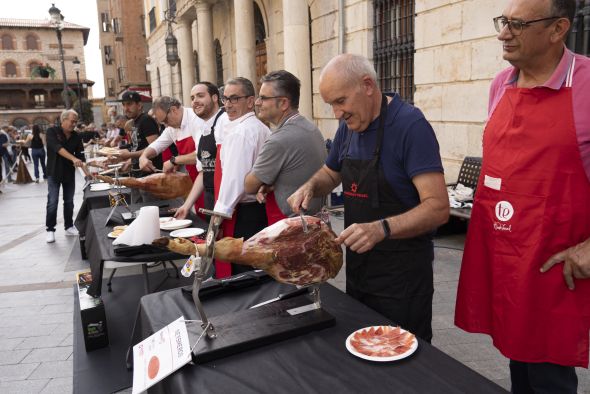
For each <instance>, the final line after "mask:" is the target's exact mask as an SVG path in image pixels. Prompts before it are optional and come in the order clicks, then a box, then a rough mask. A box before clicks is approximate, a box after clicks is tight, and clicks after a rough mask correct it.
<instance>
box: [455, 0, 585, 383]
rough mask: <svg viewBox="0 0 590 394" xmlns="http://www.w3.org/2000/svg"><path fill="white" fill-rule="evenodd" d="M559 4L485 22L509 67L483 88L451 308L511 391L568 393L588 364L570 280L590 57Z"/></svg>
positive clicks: (576, 248) (576, 247)
mask: <svg viewBox="0 0 590 394" xmlns="http://www.w3.org/2000/svg"><path fill="white" fill-rule="evenodd" d="M557 3H558V2H552V1H551V0H546V1H537V0H512V1H511V2H510V3H509V5H508V6H507V8H506V9H505V10H504V12H503V13H502V16H500V17H498V18H495V19H494V23H495V25H496V29H497V30H498V32H499V35H498V39H499V40H501V41H502V43H503V56H504V59H505V60H507V61H509V62H510V63H511V64H512V66H513V67H510V68H509V69H507V70H505V71H503V72H502V73H500V74H499V75H498V76H497V77H496V78H495V79H494V82H493V83H492V88H491V97H490V116H489V120H488V122H487V125H486V128H485V131H484V137H483V165H482V169H481V176H480V179H479V184H478V188H477V194H476V197H475V202H474V207H473V211H472V216H471V222H470V224H469V231H468V234H467V240H466V245H465V252H464V255H463V262H462V267H461V276H460V279H459V289H458V294H457V306H456V311H455V323H456V324H457V326H459V327H460V328H463V329H464V330H466V331H469V332H477V333H485V334H489V335H490V336H491V337H492V339H493V341H494V346H496V347H497V348H498V349H499V350H500V352H501V353H502V354H503V355H505V356H506V357H508V358H509V359H510V372H511V380H512V391H513V392H515V393H529V392H531V393H532V392H537V393H541V392H543V393H576V391H577V377H576V373H575V370H574V367H575V366H579V367H587V366H588V331H589V327H590V281H588V280H587V279H586V280H576V281H575V288H574V282H573V279H572V277H571V276H572V270H575V271H574V273H575V276H576V277H577V278H584V277H588V271H587V270H586V271H585V274H584V264H585V267H586V269H587V267H588V265H589V260H590V247H589V246H588V244H589V243H590V242H589V241H588V239H589V238H590V203H589V201H590V181H589V178H590V149H589V146H588V143H589V141H590V115H589V113H588V103H589V102H590V101H589V100H588V99H590V94H589V92H590V60H588V58H586V57H583V56H577V55H574V54H573V53H571V52H570V51H569V50H567V49H566V48H565V45H564V43H563V40H564V39H565V37H566V34H567V32H568V29H569V27H570V25H571V23H570V22H571V19H572V17H573V14H574V9H575V1H573V0H572V1H570V2H559V4H557ZM556 4H557V5H556ZM584 242H585V243H584ZM555 254H558V255H557V256H555V257H553V258H552V256H554V255H555ZM564 259H565V260H566V263H565V266H564V267H563V271H562V270H560V269H558V268H557V267H556V268H553V269H549V268H550V267H551V266H552V265H553V264H555V263H556V262H558V261H563V260H564ZM546 262H547V264H545V266H544V263H546ZM564 276H565V280H564ZM568 287H569V288H568Z"/></svg>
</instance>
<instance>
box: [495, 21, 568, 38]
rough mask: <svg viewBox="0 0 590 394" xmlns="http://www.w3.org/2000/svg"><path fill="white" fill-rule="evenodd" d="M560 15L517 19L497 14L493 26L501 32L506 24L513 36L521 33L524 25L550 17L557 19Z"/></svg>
mask: <svg viewBox="0 0 590 394" xmlns="http://www.w3.org/2000/svg"><path fill="white" fill-rule="evenodd" d="M559 18H561V16H550V17H548V18H541V19H535V20H532V21H521V20H518V19H508V18H506V17H505V16H497V17H495V18H494V27H495V28H496V31H497V32H498V33H501V32H502V30H504V28H505V27H506V26H508V30H510V34H512V35H513V36H519V35H521V34H522V31H523V30H524V28H525V27H527V26H529V25H532V24H533V23H537V22H541V21H549V20H552V19H559Z"/></svg>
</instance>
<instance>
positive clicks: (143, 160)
mask: <svg viewBox="0 0 590 394" xmlns="http://www.w3.org/2000/svg"><path fill="white" fill-rule="evenodd" d="M139 168H141V169H142V171H146V172H148V171H149V172H156V167H155V166H154V163H152V161H151V160H150V159H148V158H147V157H145V156H144V155H141V156H140V158H139Z"/></svg>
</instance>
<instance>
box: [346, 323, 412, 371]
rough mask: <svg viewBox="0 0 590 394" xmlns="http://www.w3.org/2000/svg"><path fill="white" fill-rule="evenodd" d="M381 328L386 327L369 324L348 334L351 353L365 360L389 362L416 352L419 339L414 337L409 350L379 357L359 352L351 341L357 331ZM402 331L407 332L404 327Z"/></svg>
mask: <svg viewBox="0 0 590 394" xmlns="http://www.w3.org/2000/svg"><path fill="white" fill-rule="evenodd" d="M372 327H373V328H379V327H384V326H369V327H365V328H361V329H359V330H356V331H355V332H353V333H352V334H350V335H349V336H348V338H346V350H348V351H349V352H350V353H352V354H353V355H355V356H357V357H360V358H362V359H365V360H369V361H379V362H387V361H397V360H401V359H404V358H406V357H408V356H410V355H411V354H412V353H414V352H415V351H416V349H418V339H417V338H414V343H413V344H412V346H411V347H410V349H408V351H407V352H405V353H402V354H398V355H395V356H390V357H377V356H367V355H366V354H363V353H359V352H358V351H357V350H356V349H355V348H354V347H353V346H352V344H351V343H350V340H351V339H352V336H353V335H354V334H356V333H357V332H361V331H364V330H367V329H370V328H372ZM400 330H401V332H406V330H404V329H403V328H400Z"/></svg>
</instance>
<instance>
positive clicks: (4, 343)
mask: <svg viewBox="0 0 590 394" xmlns="http://www.w3.org/2000/svg"><path fill="white" fill-rule="evenodd" d="M22 341H23V339H22V338H0V350H12V349H15V348H16V347H17V346H18V344H20V343H21V342H22Z"/></svg>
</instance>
